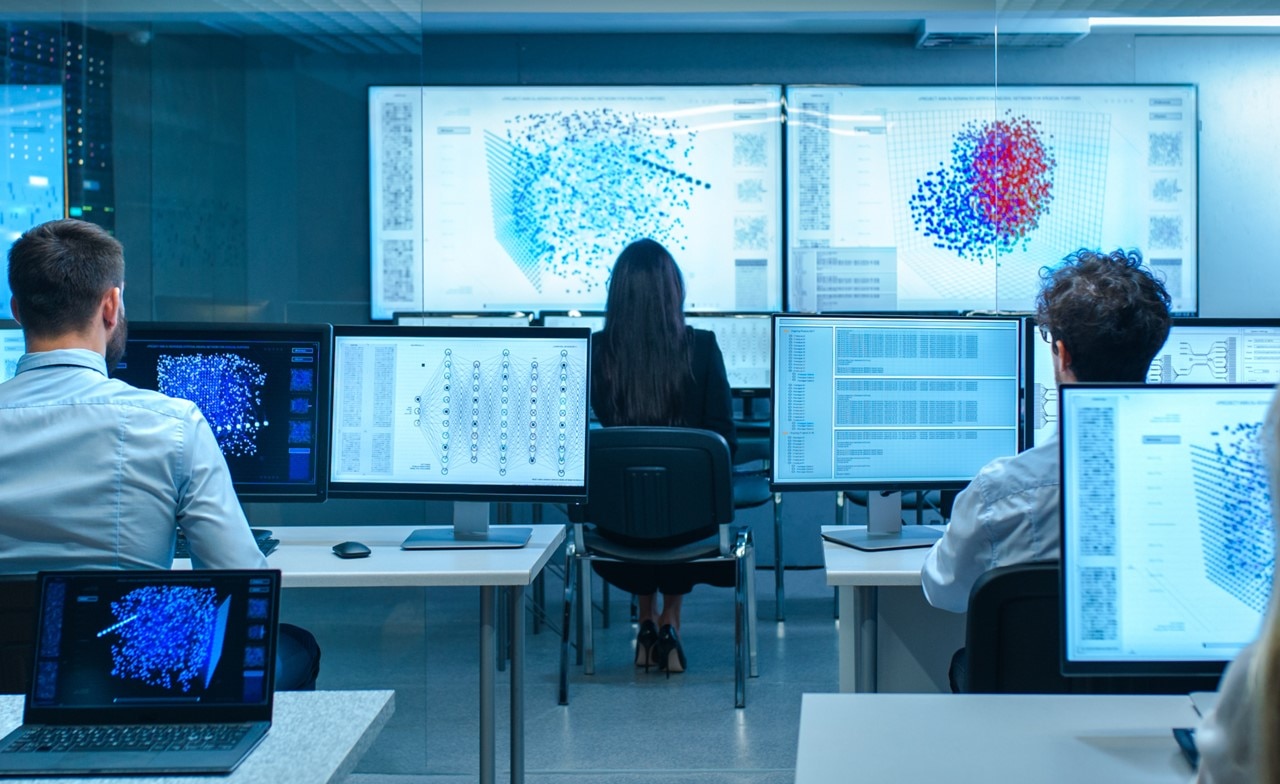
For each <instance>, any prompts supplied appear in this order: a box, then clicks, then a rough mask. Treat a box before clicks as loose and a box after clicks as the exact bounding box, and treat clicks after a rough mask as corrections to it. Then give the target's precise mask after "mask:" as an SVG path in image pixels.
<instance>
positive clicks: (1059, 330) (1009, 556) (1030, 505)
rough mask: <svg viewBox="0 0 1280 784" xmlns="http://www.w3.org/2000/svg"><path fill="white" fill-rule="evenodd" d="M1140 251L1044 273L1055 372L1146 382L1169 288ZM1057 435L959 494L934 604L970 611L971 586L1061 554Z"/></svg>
mask: <svg viewBox="0 0 1280 784" xmlns="http://www.w3.org/2000/svg"><path fill="white" fill-rule="evenodd" d="M1141 265H1142V257H1141V256H1139V255H1138V253H1137V252H1136V251H1132V252H1129V253H1125V252H1123V251H1119V250H1117V251H1115V252H1113V253H1111V254H1109V255H1102V254H1096V253H1092V252H1090V251H1087V250H1082V251H1079V252H1077V253H1074V254H1072V255H1070V256H1068V257H1067V258H1066V260H1065V262H1064V263H1063V264H1062V265H1060V266H1058V267H1056V268H1053V269H1052V270H1050V269H1046V270H1045V272H1044V273H1043V278H1044V281H1043V285H1042V286H1041V290H1040V295H1039V296H1038V297H1037V298H1036V323H1037V324H1038V325H1039V327H1040V335H1041V337H1042V338H1043V339H1044V340H1046V341H1048V342H1049V344H1050V345H1051V346H1052V348H1053V367H1054V377H1055V378H1056V379H1057V381H1058V383H1059V384H1066V383H1073V382H1090V381H1092V382H1106V381H1112V382H1125V381H1128V382H1141V381H1144V380H1145V379H1146V375H1147V369H1148V368H1149V367H1150V366H1151V360H1152V359H1153V358H1154V357H1155V355H1156V352H1157V351H1159V350H1160V347H1161V346H1163V345H1164V342H1165V340H1166V339H1167V338H1168V336H1169V294H1168V292H1166V291H1165V288H1164V285H1163V284H1162V283H1161V282H1160V281H1158V280H1156V279H1155V277H1153V276H1152V274H1151V273H1150V272H1149V271H1148V270H1147V269H1145V268H1144V267H1142V266H1141ZM1058 461H1059V458H1058V439H1057V435H1056V434H1055V435H1054V436H1053V437H1051V438H1049V439H1048V440H1047V441H1045V442H1044V443H1042V444H1039V445H1037V446H1035V447H1034V448H1032V449H1028V450H1027V451H1025V452H1022V453H1020V454H1018V455H1015V456H1013V457H1002V458H999V459H997V460H993V461H992V462H991V463H989V464H988V465H986V466H985V467H984V468H983V469H982V470H981V471H980V472H979V473H978V475H977V476H976V477H974V479H973V481H972V482H970V483H969V486H968V487H967V488H965V490H964V491H963V492H961V493H960V494H959V495H958V496H957V497H956V501H955V505H954V507H953V508H952V512H951V521H950V524H949V525H948V526H947V530H946V533H945V534H944V535H943V537H942V538H941V539H940V540H938V542H937V543H936V544H935V545H934V546H933V549H932V550H930V551H929V554H928V556H927V557H926V559H925V563H924V568H923V569H922V570H921V573H920V579H921V583H922V584H923V586H924V593H925V597H926V598H927V599H928V600H929V603H930V604H932V605H933V606H935V607H938V608H941V609H943V610H949V611H951V612H958V613H959V612H965V610H967V609H968V607H969V592H970V590H971V589H972V588H973V584H974V583H975V582H977V580H978V578H979V577H980V576H982V574H983V573H984V572H987V571H990V570H991V569H995V568H996V567H998V566H1009V565H1012V564H1019V563H1029V562H1032V561H1053V560H1057V559H1058V557H1059V548H1058V538H1059V537H1058V505H1059V493H1058V483H1059V471H1058Z"/></svg>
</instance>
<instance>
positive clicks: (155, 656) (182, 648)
mask: <svg viewBox="0 0 1280 784" xmlns="http://www.w3.org/2000/svg"><path fill="white" fill-rule="evenodd" d="M230 601H231V600H230V598H229V597H228V598H227V599H226V600H224V601H223V602H222V603H221V604H219V602H218V596H217V591H216V589H214V588H197V587H194V586H188V585H159V586H147V587H144V588H137V589H134V590H132V591H130V592H129V593H127V594H125V595H124V596H123V597H122V598H120V599H119V600H118V601H114V602H112V603H111V614H112V617H114V618H115V620H116V622H115V623H114V624H112V625H111V626H108V627H107V628H106V629H103V630H102V631H100V632H98V636H99V637H105V636H108V635H114V636H115V637H116V640H115V641H114V642H112V643H111V663H112V667H111V674H112V675H113V676H115V677H117V678H121V679H123V680H136V681H141V682H142V683H145V684H147V685H148V686H155V687H158V688H162V689H165V690H168V691H173V690H175V689H178V690H181V691H183V692H190V691H191V690H192V689H193V688H206V687H208V685H209V681H210V680H211V679H212V678H213V671H214V670H215V669H216V668H217V665H218V658H219V656H220V654H221V650H222V642H223V639H224V635H225V633H226V621H227V612H228V607H229V603H230Z"/></svg>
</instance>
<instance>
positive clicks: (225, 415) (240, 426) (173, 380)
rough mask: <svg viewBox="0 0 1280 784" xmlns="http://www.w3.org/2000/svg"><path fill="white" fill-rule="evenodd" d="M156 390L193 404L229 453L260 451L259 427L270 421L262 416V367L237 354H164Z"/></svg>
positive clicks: (225, 453)
mask: <svg viewBox="0 0 1280 784" xmlns="http://www.w3.org/2000/svg"><path fill="white" fill-rule="evenodd" d="M156 369H157V379H158V383H159V386H158V389H159V391H160V392H162V393H164V394H166V395H169V396H171V397H180V398H183V399H185V400H190V401H191V402H193V403H195V404H196V405H197V406H198V407H199V408H200V411H201V413H203V414H204V416H205V419H208V420H209V425H210V426H211V427H212V428H213V435H214V436H215V437H216V438H217V439H218V446H219V447H221V448H222V453H223V454H224V455H227V456H228V457H245V456H248V455H255V454H257V452H258V437H259V435H260V432H261V431H262V430H263V429H265V428H267V427H269V426H270V424H271V423H270V422H269V421H268V420H267V419H266V418H265V417H263V416H262V413H261V409H262V389H263V387H264V386H265V385H266V383H267V374H266V373H265V372H263V370H262V366H261V365H259V364H258V363H256V362H254V361H253V360H251V359H247V358H245V357H242V356H240V355H238V354H231V353H210V354H204V353H200V354H178V355H162V356H161V357H160V358H159V362H158V363H157V368H156Z"/></svg>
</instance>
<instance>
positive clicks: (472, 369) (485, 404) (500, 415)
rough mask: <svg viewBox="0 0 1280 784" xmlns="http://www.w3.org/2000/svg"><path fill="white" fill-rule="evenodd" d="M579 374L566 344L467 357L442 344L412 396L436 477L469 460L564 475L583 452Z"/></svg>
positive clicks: (498, 468)
mask: <svg viewBox="0 0 1280 784" xmlns="http://www.w3.org/2000/svg"><path fill="white" fill-rule="evenodd" d="M585 373H586V368H585V367H584V366H583V363H582V361H581V359H579V358H578V357H576V356H574V355H572V354H570V352H568V351H566V350H564V349H559V350H555V349H548V350H547V351H546V353H545V354H541V355H537V356H534V355H526V354H524V353H522V351H521V350H519V349H516V350H513V349H509V348H504V349H501V350H500V351H497V352H495V353H493V354H489V355H485V356H483V357H479V356H476V357H472V356H464V354H463V352H461V351H454V350H453V349H450V348H446V349H444V350H443V352H442V354H441V355H440V357H439V360H438V364H437V365H436V366H435V368H434V370H433V371H432V373H431V376H430V378H429V380H428V381H427V383H426V385H425V386H424V387H423V389H422V392H421V393H420V394H419V395H418V397H417V399H416V401H415V411H414V416H415V426H416V427H417V428H418V429H419V431H420V432H421V433H422V435H423V437H424V438H425V439H426V440H427V444H428V446H429V448H430V449H431V450H432V452H433V453H434V454H435V456H436V460H437V465H438V466H439V473H440V475H441V476H442V477H447V476H449V474H450V471H457V469H459V468H462V469H466V468H468V467H470V468H473V469H474V468H483V469H485V473H490V472H496V473H497V475H498V476H501V477H505V476H507V475H508V472H509V471H511V472H513V473H516V472H518V474H519V475H520V476H535V477H540V478H547V479H551V478H564V477H566V475H567V474H566V472H567V471H568V470H569V467H570V466H575V465H576V466H581V465H582V464H583V459H584V455H585V453H586V435H585V428H584V427H583V425H584V424H585V422H586V419H585V417H586V406H587V401H586V399H585V394H584V390H585V389H586V384H585V383H584V380H583V376H584V375H585Z"/></svg>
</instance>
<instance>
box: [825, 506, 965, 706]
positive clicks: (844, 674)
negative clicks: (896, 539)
mask: <svg viewBox="0 0 1280 784" xmlns="http://www.w3.org/2000/svg"><path fill="white" fill-rule="evenodd" d="M851 527H859V526H823V527H822V530H823V531H847V530H849V528H851ZM928 527H929V528H933V529H936V530H939V531H941V530H944V529H945V526H940V525H938V526H928ZM928 552H929V548H928V547H917V548H912V549H910V550H882V551H880V552H863V551H862V550H855V549H853V548H852V547H846V546H844V545H841V544H833V543H832V542H828V541H826V540H823V542H822V557H823V562H824V564H825V566H826V570H827V585H831V586H835V588H836V589H837V593H838V596H839V608H840V634H839V649H840V691H842V692H851V691H858V692H873V691H875V690H876V669H877V663H876V649H877V646H878V644H879V627H878V625H877V624H878V623H879V610H878V605H879V601H880V596H879V588H880V587H881V586H911V585H914V586H917V587H919V585H920V567H921V566H923V565H924V558H925V555H926V554H927V553H928Z"/></svg>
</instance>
